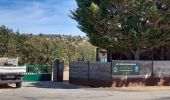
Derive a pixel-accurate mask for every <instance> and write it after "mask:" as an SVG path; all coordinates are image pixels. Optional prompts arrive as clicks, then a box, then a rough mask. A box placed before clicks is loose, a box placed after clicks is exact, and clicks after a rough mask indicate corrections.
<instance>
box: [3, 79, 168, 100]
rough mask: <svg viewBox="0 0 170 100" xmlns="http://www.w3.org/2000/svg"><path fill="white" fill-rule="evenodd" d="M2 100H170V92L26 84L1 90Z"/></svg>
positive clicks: (65, 84) (51, 83)
mask: <svg viewBox="0 0 170 100" xmlns="http://www.w3.org/2000/svg"><path fill="white" fill-rule="evenodd" d="M0 100H170V90H159V91H158V90H149V91H148V90H142V91H141V90H140V91H137V90H125V89H122V88H121V89H120V88H92V87H83V86H78V85H73V84H69V83H54V82H38V83H36V82H31V83H28V82H24V83H23V86H22V88H20V89H17V88H14V87H11V86H10V87H5V88H1V89H0Z"/></svg>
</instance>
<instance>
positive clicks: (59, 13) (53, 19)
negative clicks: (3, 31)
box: [0, 0, 85, 36]
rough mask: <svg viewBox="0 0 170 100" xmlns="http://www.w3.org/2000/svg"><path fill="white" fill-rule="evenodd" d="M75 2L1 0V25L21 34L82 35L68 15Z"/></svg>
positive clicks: (73, 0)
mask: <svg viewBox="0 0 170 100" xmlns="http://www.w3.org/2000/svg"><path fill="white" fill-rule="evenodd" d="M76 7H77V5H76V2H75V0H0V25H5V26H7V27H9V28H12V29H13V30H14V31H16V30H19V31H20V32H21V33H33V34H39V33H47V34H65V35H81V36H85V33H83V32H81V31H80V30H79V29H78V28H77V23H76V22H75V21H74V20H72V19H71V18H70V17H69V16H68V15H69V14H70V10H73V9H76Z"/></svg>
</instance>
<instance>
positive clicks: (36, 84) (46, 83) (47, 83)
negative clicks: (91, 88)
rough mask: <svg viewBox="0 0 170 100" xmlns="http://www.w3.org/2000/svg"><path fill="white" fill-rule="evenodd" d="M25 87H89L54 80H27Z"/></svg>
mask: <svg viewBox="0 0 170 100" xmlns="http://www.w3.org/2000/svg"><path fill="white" fill-rule="evenodd" d="M26 84H27V85H25V86H24V87H37V88H51V89H80V88H87V87H85V86H79V85H74V84H70V83H68V82H52V81H39V82H26Z"/></svg>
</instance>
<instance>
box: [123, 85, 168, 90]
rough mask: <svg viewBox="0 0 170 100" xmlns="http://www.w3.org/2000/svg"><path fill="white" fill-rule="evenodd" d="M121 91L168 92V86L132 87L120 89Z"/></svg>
mask: <svg viewBox="0 0 170 100" xmlns="http://www.w3.org/2000/svg"><path fill="white" fill-rule="evenodd" d="M121 89H123V90H147V91H153V90H170V86H134V87H122V88H121Z"/></svg>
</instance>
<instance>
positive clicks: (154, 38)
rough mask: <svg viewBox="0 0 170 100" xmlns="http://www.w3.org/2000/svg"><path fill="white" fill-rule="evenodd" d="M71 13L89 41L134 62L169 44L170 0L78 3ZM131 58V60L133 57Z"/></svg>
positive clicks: (81, 1)
mask: <svg viewBox="0 0 170 100" xmlns="http://www.w3.org/2000/svg"><path fill="white" fill-rule="evenodd" d="M76 2H77V5H78V8H77V9H76V10H75V11H72V12H71V14H72V15H71V18H73V19H74V20H76V21H77V22H78V24H79V26H78V27H79V28H80V29H81V30H82V31H83V32H85V33H86V34H87V36H88V37H89V41H90V42H91V43H92V44H93V45H95V46H98V47H102V48H106V49H109V50H110V49H111V51H113V50H114V51H122V52H125V53H124V54H126V56H128V55H131V54H133V59H136V60H138V59H140V58H139V57H140V55H141V54H142V53H143V52H145V51H147V50H153V48H156V47H160V46H163V45H165V44H168V43H169V39H170V38H169V37H170V34H169V32H170V27H169V23H167V21H169V12H170V10H169V8H168V7H169V4H170V1H169V0H160V1H158V0H157V1H155V0H76ZM130 59H132V58H130Z"/></svg>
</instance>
